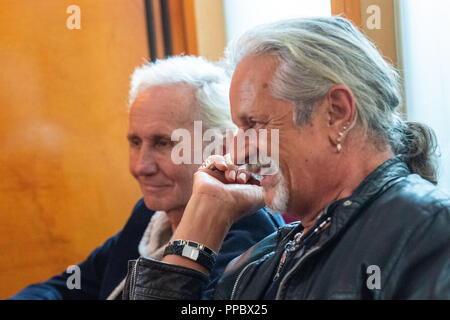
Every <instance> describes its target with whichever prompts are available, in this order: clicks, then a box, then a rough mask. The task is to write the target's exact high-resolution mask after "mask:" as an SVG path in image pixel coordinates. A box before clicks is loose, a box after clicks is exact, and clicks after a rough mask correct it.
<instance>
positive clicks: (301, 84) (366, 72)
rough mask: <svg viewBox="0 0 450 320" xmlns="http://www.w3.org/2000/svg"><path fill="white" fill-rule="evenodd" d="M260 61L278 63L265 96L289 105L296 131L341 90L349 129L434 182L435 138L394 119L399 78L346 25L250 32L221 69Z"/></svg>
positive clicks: (325, 20) (318, 21)
mask: <svg viewBox="0 0 450 320" xmlns="http://www.w3.org/2000/svg"><path fill="white" fill-rule="evenodd" d="M265 54H267V55H273V56H275V57H277V58H278V60H279V62H280V64H279V67H278V70H277V71H276V72H275V75H274V77H273V79H272V86H271V87H272V93H273V95H274V97H276V98H279V99H284V100H287V101H291V102H292V103H293V106H294V122H295V123H296V124H297V125H298V126H304V125H306V124H307V123H309V121H310V119H311V114H312V113H313V111H314V108H315V107H316V106H317V104H318V103H319V102H320V101H322V99H323V98H324V97H325V96H326V94H327V92H328V90H329V89H330V88H331V87H333V86H335V85H339V84H342V85H345V86H346V87H348V88H349V89H350V90H351V91H352V92H353V95H354V97H355V100H356V108H355V109H356V115H355V119H354V122H353V124H356V123H358V124H359V125H360V126H361V128H363V130H364V132H365V134H366V135H367V137H369V138H370V140H371V141H372V142H373V143H374V145H376V146H380V147H381V148H383V145H384V146H385V145H386V144H387V145H389V146H390V147H391V148H392V150H393V151H394V152H395V153H396V154H402V155H404V156H405V157H406V159H407V163H408V165H409V166H410V169H411V170H412V171H413V172H415V173H419V174H420V175H422V177H424V178H425V179H428V180H430V181H432V182H435V172H436V170H435V166H434V164H433V162H434V160H433V154H434V152H435V150H436V147H435V143H434V138H433V137H434V133H433V132H432V130H431V129H430V128H427V127H426V126H425V125H422V124H417V123H409V122H405V121H404V120H403V119H402V118H401V115H400V112H399V109H400V107H401V105H402V99H401V93H400V77H399V74H398V72H397V71H396V70H395V69H394V68H393V66H392V65H390V64H389V63H388V62H386V61H385V59H384V58H383V57H382V56H381V54H380V53H379V51H378V50H377V49H376V47H375V45H374V44H373V43H371V42H370V41H369V40H368V39H367V38H366V37H365V36H364V35H363V34H362V33H361V32H360V31H359V30H358V29H357V28H356V27H355V26H354V25H353V24H352V23H351V22H350V21H348V20H346V19H344V18H341V17H320V18H300V19H289V20H283V21H278V22H274V23H270V24H265V25H261V26H257V27H255V28H254V29H251V30H249V31H247V32H246V33H244V34H243V35H242V36H241V37H240V38H239V39H238V40H237V41H234V42H232V43H231V44H230V45H229V46H228V48H227V50H226V62H225V63H226V64H228V65H229V67H231V68H232V69H234V67H235V66H236V65H237V64H238V63H239V61H240V60H242V58H244V57H246V56H252V55H253V56H257V55H265ZM353 124H352V125H353Z"/></svg>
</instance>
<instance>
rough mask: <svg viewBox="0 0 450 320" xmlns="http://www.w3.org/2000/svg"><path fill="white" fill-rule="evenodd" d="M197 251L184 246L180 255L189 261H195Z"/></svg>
mask: <svg viewBox="0 0 450 320" xmlns="http://www.w3.org/2000/svg"><path fill="white" fill-rule="evenodd" d="M198 254H199V250H198V249H196V248H193V247H189V246H184V248H183V252H182V253H181V255H182V256H183V257H186V258H189V259H191V260H194V261H197V258H198Z"/></svg>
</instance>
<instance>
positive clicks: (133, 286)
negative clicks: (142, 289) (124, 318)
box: [130, 258, 140, 300]
mask: <svg viewBox="0 0 450 320" xmlns="http://www.w3.org/2000/svg"><path fill="white" fill-rule="evenodd" d="M139 259H140V258H138V259H137V260H136V262H135V263H134V266H133V268H132V270H131V277H130V281H131V284H130V300H135V299H134V297H135V294H134V289H135V287H136V273H137V265H138V262H139Z"/></svg>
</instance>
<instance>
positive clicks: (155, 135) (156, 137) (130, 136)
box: [127, 133, 171, 141]
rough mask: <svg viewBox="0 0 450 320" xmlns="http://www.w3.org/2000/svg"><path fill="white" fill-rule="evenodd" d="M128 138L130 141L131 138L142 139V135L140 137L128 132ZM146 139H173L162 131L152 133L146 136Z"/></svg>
mask: <svg viewBox="0 0 450 320" xmlns="http://www.w3.org/2000/svg"><path fill="white" fill-rule="evenodd" d="M127 139H128V141H131V140H134V139H140V140H141V137H139V136H138V135H137V134H134V133H129V134H127ZM146 139H149V140H151V141H160V140H164V139H167V140H171V137H170V136H168V135H167V134H162V133H161V134H152V135H150V136H148V137H146Z"/></svg>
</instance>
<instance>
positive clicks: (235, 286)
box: [230, 260, 258, 300]
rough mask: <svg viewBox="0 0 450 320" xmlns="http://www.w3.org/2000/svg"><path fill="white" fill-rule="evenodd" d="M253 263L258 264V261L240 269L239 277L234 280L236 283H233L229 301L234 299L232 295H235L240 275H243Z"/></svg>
mask: <svg viewBox="0 0 450 320" xmlns="http://www.w3.org/2000/svg"><path fill="white" fill-rule="evenodd" d="M255 262H258V260H255V261H253V262H252V263H249V264H248V265H246V266H245V267H244V269H242V271H241V272H239V275H238V277H237V278H236V282H235V283H234V286H233V290H232V291H231V296H230V300H233V299H234V294H235V292H236V289H237V286H238V284H239V280H241V277H242V275H243V274H244V272H245V271H246V270H247V269H248V267H250V266H251V265H252V264H254V263H255Z"/></svg>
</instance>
